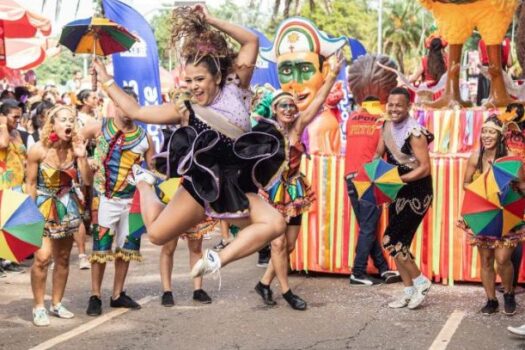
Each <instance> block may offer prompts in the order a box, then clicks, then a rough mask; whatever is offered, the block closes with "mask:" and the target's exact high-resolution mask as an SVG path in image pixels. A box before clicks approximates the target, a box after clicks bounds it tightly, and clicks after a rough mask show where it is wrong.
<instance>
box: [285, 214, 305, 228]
mask: <svg viewBox="0 0 525 350" xmlns="http://www.w3.org/2000/svg"><path fill="white" fill-rule="evenodd" d="M302 220H303V214H299V215H297V216H293V217H291V218H290V221H288V226H301V221H302Z"/></svg>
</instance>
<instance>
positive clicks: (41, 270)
mask: <svg viewBox="0 0 525 350" xmlns="http://www.w3.org/2000/svg"><path fill="white" fill-rule="evenodd" d="M51 255H52V249H51V239H50V238H48V237H44V238H43V239H42V246H41V247H40V249H38V250H37V251H36V252H35V258H34V261H33V266H31V288H32V290H33V307H35V308H37V307H44V295H45V293H46V280H47V269H48V267H49V264H50V263H51Z"/></svg>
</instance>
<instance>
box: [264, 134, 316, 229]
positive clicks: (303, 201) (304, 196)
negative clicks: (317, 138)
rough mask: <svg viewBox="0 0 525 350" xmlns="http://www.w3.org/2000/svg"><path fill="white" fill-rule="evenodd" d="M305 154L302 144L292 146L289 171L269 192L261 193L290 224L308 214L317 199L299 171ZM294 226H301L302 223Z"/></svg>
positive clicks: (284, 173)
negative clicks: (294, 219) (292, 220)
mask: <svg viewBox="0 0 525 350" xmlns="http://www.w3.org/2000/svg"><path fill="white" fill-rule="evenodd" d="M303 153H304V145H303V144H302V143H301V142H297V143H296V144H295V145H292V146H290V149H289V162H288V170H287V171H285V172H283V174H282V176H281V178H280V179H279V180H278V181H277V182H276V183H275V184H274V185H273V186H272V187H271V188H270V189H269V190H268V191H267V192H263V191H261V195H262V196H263V197H264V198H265V199H266V200H267V201H268V202H270V203H271V204H272V205H273V206H274V207H275V208H276V209H277V210H279V212H280V213H281V214H283V216H284V217H285V219H286V221H287V222H288V223H289V224H290V220H291V219H293V218H295V217H298V218H300V217H299V216H300V215H301V214H302V213H305V212H307V211H308V210H309V209H310V206H311V205H312V202H313V201H314V199H315V194H314V193H313V191H312V189H311V187H310V185H309V184H308V181H307V180H306V176H305V175H304V174H302V173H301V171H300V169H299V168H300V167H301V157H302V155H303ZM293 224H295V225H300V221H299V222H298V223H297V222H294V223H293Z"/></svg>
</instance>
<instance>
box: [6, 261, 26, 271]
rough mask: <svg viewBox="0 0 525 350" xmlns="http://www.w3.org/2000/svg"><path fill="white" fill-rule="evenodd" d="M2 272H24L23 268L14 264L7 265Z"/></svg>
mask: <svg viewBox="0 0 525 350" xmlns="http://www.w3.org/2000/svg"><path fill="white" fill-rule="evenodd" d="M4 270H5V271H6V272H24V271H25V270H24V268H23V267H22V266H20V265H18V264H15V263H9V264H7V265H5V266H4Z"/></svg>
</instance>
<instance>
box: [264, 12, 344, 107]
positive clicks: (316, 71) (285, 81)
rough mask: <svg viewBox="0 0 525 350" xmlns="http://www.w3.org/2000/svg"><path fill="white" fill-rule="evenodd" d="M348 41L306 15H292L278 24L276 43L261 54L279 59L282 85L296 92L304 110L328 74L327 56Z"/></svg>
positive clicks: (299, 103)
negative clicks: (328, 32)
mask: <svg viewBox="0 0 525 350" xmlns="http://www.w3.org/2000/svg"><path fill="white" fill-rule="evenodd" d="M345 43H346V38H344V37H339V38H329V37H328V36H326V35H325V34H323V33H322V32H321V31H319V29H318V28H317V27H316V26H315V25H314V24H313V23H312V22H310V21H309V20H307V19H305V18H301V17H291V18H288V19H286V20H284V21H283V22H282V23H281V24H280V25H279V28H277V32H276V34H275V39H274V42H273V45H272V46H271V47H268V48H262V49H261V50H260V54H261V57H262V58H264V59H265V60H267V61H271V62H276V63H277V73H278V76H279V82H280V83H281V89H282V90H283V91H286V92H289V93H291V94H293V95H294V96H295V97H296V101H297V106H298V107H299V110H300V111H303V110H305V109H306V107H308V105H309V104H310V103H311V102H312V100H313V98H314V97H315V95H316V94H317V91H318V90H319V89H320V88H321V86H322V85H323V82H324V79H325V77H326V75H327V74H328V71H329V65H328V60H327V59H326V58H328V57H330V56H331V55H332V54H334V53H335V52H336V51H337V50H339V49H340V48H341V47H343V46H344V45H345Z"/></svg>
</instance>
